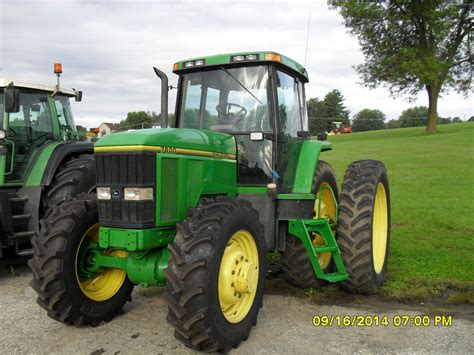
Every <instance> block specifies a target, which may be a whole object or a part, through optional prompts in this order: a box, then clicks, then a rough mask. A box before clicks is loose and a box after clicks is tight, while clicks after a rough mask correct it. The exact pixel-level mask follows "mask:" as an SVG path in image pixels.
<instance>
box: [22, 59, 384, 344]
mask: <svg viewBox="0 0 474 355" xmlns="http://www.w3.org/2000/svg"><path fill="white" fill-rule="evenodd" d="M173 71H174V72H175V73H176V74H178V75H179V84H178V88H179V89H178V96H177V105H176V128H164V129H146V130H140V131H133V132H125V133H118V134H114V135H111V136H108V137H105V138H102V139H101V140H100V141H98V143H96V145H95V147H94V151H95V160H96V169H97V199H96V197H95V195H91V194H84V195H80V196H79V197H78V198H76V199H72V200H69V201H65V202H63V203H62V204H60V205H59V206H58V208H57V209H55V210H54V211H53V212H52V213H51V214H50V215H49V216H48V218H47V219H46V220H45V222H44V223H43V225H42V229H41V231H40V234H39V236H38V238H35V239H34V247H35V254H34V257H33V259H32V260H31V261H30V265H31V267H32V269H33V275H34V278H33V280H32V286H33V288H34V289H35V290H36V291H37V293H38V303H39V304H40V305H41V306H42V307H43V308H44V309H45V310H46V311H47V312H48V315H49V316H51V317H52V318H54V319H56V320H58V321H61V322H64V323H67V324H75V325H82V324H91V325H97V324H98V323H100V322H102V321H109V320H110V319H112V317H114V316H115V315H117V314H118V313H119V312H120V310H121V309H122V307H123V306H124V304H125V303H126V302H127V301H130V300H131V293H132V289H133V287H134V286H135V285H141V286H144V287H146V286H150V285H165V284H166V293H165V298H166V301H167V304H168V309H169V312H168V317H167V319H168V321H169V323H170V324H171V325H172V326H173V327H174V328H175V337H176V338H178V339H179V340H181V341H182V342H184V343H185V344H186V345H187V346H189V347H191V348H194V349H197V350H202V351H214V350H218V351H227V350H228V349H230V348H231V347H236V346H238V345H239V343H240V342H241V341H242V340H244V339H247V337H248V335H249V332H250V329H251V328H252V326H253V325H255V324H256V322H257V313H258V311H259V309H260V307H261V306H262V300H263V293H264V289H265V278H266V270H267V262H266V259H265V257H266V253H267V252H268V251H277V252H280V253H281V254H282V268H283V271H284V273H285V274H286V276H287V277H288V279H289V280H290V281H291V282H292V283H294V284H296V285H299V286H302V287H319V286H322V285H324V284H326V283H328V282H341V284H342V286H343V287H344V288H345V289H347V290H349V291H352V292H360V293H373V292H375V291H377V289H378V288H379V287H380V285H381V284H382V283H383V281H384V279H385V273H386V267H387V257H388V243H389V233H390V232H389V231H390V198H389V186H388V180H387V172H386V170H385V168H384V166H383V164H382V163H380V162H377V161H373V160H361V161H356V162H353V163H351V164H350V166H349V168H348V169H347V171H346V174H345V176H344V182H343V185H342V191H341V193H340V194H339V191H338V186H337V184H336V178H335V175H334V171H333V169H332V168H331V166H330V165H329V164H328V163H327V162H325V161H322V160H320V159H319V155H320V154H321V152H324V151H328V150H330V149H331V144H330V143H329V142H327V141H318V140H311V139H310V135H309V132H308V119H307V113H306V107H305V92H304V84H305V83H306V82H307V81H308V76H307V73H306V70H305V69H304V68H303V67H302V66H301V65H299V64H298V63H296V62H295V61H293V60H291V59H289V58H287V57H285V56H283V55H280V54H277V53H273V52H250V53H238V54H225V55H216V56H209V57H201V58H195V59H190V60H185V61H182V62H178V63H176V64H175V65H174V68H173ZM155 72H156V74H157V75H158V76H159V77H160V78H161V81H162V112H161V114H162V116H161V117H162V127H167V122H166V121H167V91H168V79H167V77H166V75H165V74H164V73H163V72H161V71H159V70H158V69H156V68H155Z"/></svg>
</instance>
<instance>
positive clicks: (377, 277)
mask: <svg viewBox="0 0 474 355" xmlns="http://www.w3.org/2000/svg"><path fill="white" fill-rule="evenodd" d="M376 181H377V183H376V184H375V193H374V194H373V196H374V201H373V203H372V214H371V215H372V216H373V215H374V211H375V200H376V199H375V196H376V193H377V187H378V184H379V183H382V184H383V186H384V188H385V194H386V198H387V244H386V248H385V258H384V264H383V267H382V270H381V271H380V273H378V274H377V272H376V271H375V265H374V250H373V246H374V244H373V238H374V230H373V227H374V226H373V219H372V220H371V222H370V230H371V233H372V241H371V243H370V252H371V265H372V279H373V282H374V283H375V284H376V285H377V287H380V286H381V285H382V284H383V283H384V281H385V277H386V273H387V266H388V257H389V247H390V211H391V206H390V190H389V184H388V176H387V173H386V171H385V169H378V173H377V176H376Z"/></svg>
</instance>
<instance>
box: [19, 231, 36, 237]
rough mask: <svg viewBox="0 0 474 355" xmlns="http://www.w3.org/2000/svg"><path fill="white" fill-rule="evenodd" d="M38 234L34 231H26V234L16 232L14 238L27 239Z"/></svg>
mask: <svg viewBox="0 0 474 355" xmlns="http://www.w3.org/2000/svg"><path fill="white" fill-rule="evenodd" d="M35 234H36V233H35V232H33V231H26V232H14V233H13V236H14V237H15V238H26V237H33V236H34V235H35Z"/></svg>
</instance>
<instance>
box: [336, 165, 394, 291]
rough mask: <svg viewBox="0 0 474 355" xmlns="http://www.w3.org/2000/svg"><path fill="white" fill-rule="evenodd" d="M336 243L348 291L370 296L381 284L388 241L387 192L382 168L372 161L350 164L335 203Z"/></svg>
mask: <svg viewBox="0 0 474 355" xmlns="http://www.w3.org/2000/svg"><path fill="white" fill-rule="evenodd" d="M337 242H338V245H339V248H340V250H341V257H342V260H343V261H344V265H345V267H346V271H347V273H348V274H349V279H348V280H346V281H343V282H342V283H341V286H342V287H343V288H344V289H345V290H347V291H350V292H354V293H365V294H373V293H375V292H377V290H378V289H379V288H380V286H381V285H382V284H383V282H384V281H385V276H386V271H387V262H388V250H389V242H390V191H389V185H388V177H387V171H386V169H385V166H384V165H383V164H382V163H381V162H379V161H375V160H359V161H355V162H352V163H351V164H350V165H349V167H348V168H347V170H346V174H345V175H344V181H343V184H342V192H341V202H340V204H339V223H338V225H337Z"/></svg>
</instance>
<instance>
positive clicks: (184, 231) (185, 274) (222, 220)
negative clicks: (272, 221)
mask: <svg viewBox="0 0 474 355" xmlns="http://www.w3.org/2000/svg"><path fill="white" fill-rule="evenodd" d="M237 237H238V238H237ZM247 242H248V244H246V243H247ZM248 246H250V247H249V248H247V247H248ZM239 248H241V249H242V248H243V249H242V250H243V251H244V253H243V254H242V255H247V256H245V257H242V256H239V257H238V258H235V255H241V254H235V252H238V253H240V251H242V250H241V249H239ZM168 249H169V251H170V255H171V257H170V261H169V264H168V268H167V269H166V270H165V276H166V281H167V282H166V290H167V292H166V295H165V299H166V302H167V304H168V310H169V311H168V316H167V320H168V322H169V323H170V324H171V325H172V326H173V327H174V328H175V332H174V335H175V337H176V338H177V339H178V340H180V341H182V342H183V343H184V344H185V345H186V346H188V347H190V348H192V349H195V350H200V351H208V352H209V351H222V352H227V351H228V350H229V349H230V348H231V347H237V346H238V345H239V344H240V342H241V341H242V340H246V339H247V337H248V335H249V332H250V330H251V328H252V326H254V325H255V324H256V322H257V315H258V311H259V309H260V307H261V306H262V300H263V292H264V289H265V277H266V260H265V253H266V244H265V240H264V234H263V226H262V224H261V223H260V221H259V219H258V212H257V211H256V210H255V209H253V208H252V207H251V205H250V203H249V202H247V201H244V200H240V199H238V198H233V197H225V196H222V197H216V198H205V199H203V200H202V201H201V203H200V204H199V205H198V207H197V208H195V209H193V210H191V211H190V214H189V216H188V218H186V219H185V220H184V221H183V222H182V223H179V224H178V225H177V234H176V238H175V240H174V242H173V243H171V244H170V245H169V246H168ZM229 252H230V254H229ZM247 252H248V253H247ZM229 257H230V258H229ZM247 257H248V259H247ZM252 260H253V261H252ZM247 261H249V263H247ZM250 265H251V268H250ZM247 266H248V268H246V267H247ZM229 267H230V268H229ZM234 268H235V270H236V272H235V271H233V270H234ZM239 268H240V269H239ZM245 270H247V271H248V272H247V271H245ZM241 275H243V276H242V277H243V278H244V279H245V280H246V282H245V285H247V286H248V285H250V286H251V287H250V288H248V291H242V290H241V288H242V287H241V286H242V284H241V283H240V282H241V280H242V278H241ZM247 282H248V283H247ZM245 285H244V286H245ZM247 286H245V287H247ZM229 292H230V293H229ZM247 297H248V298H247ZM229 300H230V303H229ZM232 302H234V303H232ZM234 311H235V313H234Z"/></svg>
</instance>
